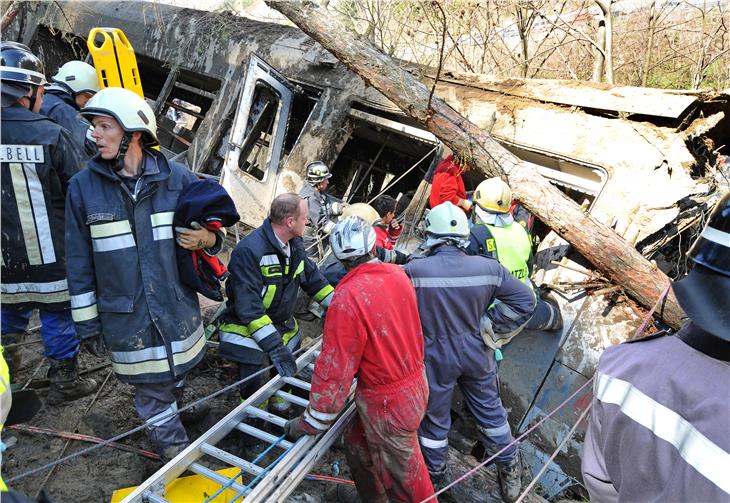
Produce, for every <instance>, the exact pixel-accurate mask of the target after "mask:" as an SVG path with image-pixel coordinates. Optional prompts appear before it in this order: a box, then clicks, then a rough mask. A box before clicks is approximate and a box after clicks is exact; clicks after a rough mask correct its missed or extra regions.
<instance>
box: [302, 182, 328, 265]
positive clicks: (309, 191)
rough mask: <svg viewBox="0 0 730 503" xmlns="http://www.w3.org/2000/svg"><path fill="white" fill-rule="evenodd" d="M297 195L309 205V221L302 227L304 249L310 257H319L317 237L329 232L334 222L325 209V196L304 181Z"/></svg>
mask: <svg viewBox="0 0 730 503" xmlns="http://www.w3.org/2000/svg"><path fill="white" fill-rule="evenodd" d="M299 196H300V197H301V198H302V199H305V200H306V201H307V205H308V206H309V222H308V223H307V226H306V227H305V229H304V249H305V250H306V251H307V255H309V256H310V257H318V258H319V251H318V249H319V246H318V245H317V238H318V237H319V235H320V234H322V233H329V232H330V231H331V230H332V228H333V227H334V222H333V221H332V220H330V216H329V213H328V211H327V196H326V195H325V194H323V193H321V192H319V191H317V190H315V189H314V187H312V185H310V184H309V183H306V182H305V183H304V185H303V186H302V190H301V191H299ZM322 248H324V245H322Z"/></svg>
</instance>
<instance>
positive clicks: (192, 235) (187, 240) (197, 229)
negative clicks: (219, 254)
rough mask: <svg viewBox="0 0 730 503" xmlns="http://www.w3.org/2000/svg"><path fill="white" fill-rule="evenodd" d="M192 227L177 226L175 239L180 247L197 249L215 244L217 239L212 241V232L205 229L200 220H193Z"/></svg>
mask: <svg viewBox="0 0 730 503" xmlns="http://www.w3.org/2000/svg"><path fill="white" fill-rule="evenodd" d="M190 227H191V228H190V229H188V228H187V227H175V241H176V242H177V244H178V245H179V246H180V247H182V248H185V249H186V250H191V251H195V250H202V249H203V248H210V247H211V246H215V240H214V241H213V243H212V244H211V243H210V237H211V234H213V233H212V232H210V231H209V230H208V229H204V228H203V227H202V226H201V225H200V224H199V223H198V222H191V223H190Z"/></svg>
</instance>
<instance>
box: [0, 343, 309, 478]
mask: <svg viewBox="0 0 730 503" xmlns="http://www.w3.org/2000/svg"><path fill="white" fill-rule="evenodd" d="M311 347H312V345H309V346H306V347H301V348H299V349H298V350H297V351H294V352H293V353H292V355H296V354H299V353H301V352H302V351H306V350H308V349H310V348H311ZM273 368H274V366H273V365H269V366H268V367H264V368H262V369H261V370H259V371H257V372H254V373H253V374H251V375H250V376H248V377H246V378H244V379H241V380H239V381H236V382H234V383H233V384H229V385H228V386H226V387H224V388H222V389H220V390H218V391H216V392H214V393H211V394H210V395H207V396H204V397H202V398H199V399H198V400H195V401H194V402H191V403H189V404H188V405H186V406H185V407H182V408H180V409H178V410H177V411H170V412H168V413H167V414H165V415H164V416H160V417H159V418H156V419H155V422H158V421H164V420H166V419H170V418H172V417H173V416H176V415H178V414H180V413H181V412H183V411H186V410H188V409H190V408H192V407H195V406H196V405H198V404H201V403H204V402H207V401H208V400H210V399H212V398H215V397H217V396H220V395H222V394H223V393H226V392H227V391H230V390H232V389H234V388H236V387H238V386H240V385H241V384H243V383H245V382H247V381H250V380H251V379H254V378H256V377H258V376H260V375H261V374H263V373H264V372H268V371H269V370H271V369H273ZM147 427H148V426H147V423H143V424H141V425H139V426H137V427H136V428H133V429H131V430H129V431H126V432H124V433H120V434H119V435H116V436H114V437H112V438H109V439H106V440H103V441H102V442H100V443H98V444H95V445H92V446H91V447H87V448H85V449H81V450H80V451H76V452H74V453H72V454H69V455H68V456H65V457H62V458H59V459H57V460H56V461H52V462H51V463H47V464H45V465H41V466H38V467H36V468H32V469H30V470H28V471H26V472H23V473H21V474H18V475H15V476H14V477H11V478H9V479H7V481H6V482H7V483H8V484H11V483H13V482H15V481H17V480H21V479H24V478H26V477H30V476H31V475H35V474H37V473H40V472H43V471H45V470H48V469H51V468H54V467H56V466H58V465H60V464H62V463H65V462H66V461H70V460H72V459H74V458H76V457H78V456H83V455H85V454H88V453H90V452H92V451H95V450H97V449H100V448H102V447H105V446H108V445H109V444H111V443H114V442H117V441H119V440H122V439H123V438H126V437H128V436H130V435H133V434H135V433H137V432H139V431H142V430H144V429H145V428H147Z"/></svg>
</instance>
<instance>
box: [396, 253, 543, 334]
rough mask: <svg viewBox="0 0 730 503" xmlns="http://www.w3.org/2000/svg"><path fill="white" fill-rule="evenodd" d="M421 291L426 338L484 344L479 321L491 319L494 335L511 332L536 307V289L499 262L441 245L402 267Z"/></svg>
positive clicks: (419, 296) (420, 308)
mask: <svg viewBox="0 0 730 503" xmlns="http://www.w3.org/2000/svg"><path fill="white" fill-rule="evenodd" d="M403 267H404V269H405V271H406V274H408V276H409V277H410V278H411V281H412V282H413V286H414V287H415V288H416V297H417V298H418V310H419V312H420V314H421V323H422V325H423V335H424V337H425V338H426V339H428V338H430V337H441V336H449V335H473V336H474V337H477V338H479V340H481V336H480V335H479V334H480V328H479V327H480V319H481V317H482V315H483V314H484V313H485V312H487V308H488V307H489V306H490V305H492V304H493V303H494V301H495V300H497V299H498V300H500V301H501V302H499V303H497V304H496V305H495V306H494V307H493V308H492V309H489V311H488V313H487V314H488V316H489V318H490V320H491V322H492V325H493V327H494V330H495V331H498V332H509V331H510V330H512V329H514V328H516V327H518V326H520V325H522V324H524V323H525V322H526V321H527V320H529V319H530V317H531V316H532V313H533V311H534V309H535V297H534V295H533V294H532V290H531V289H529V288H528V287H527V286H526V285H525V284H524V283H522V282H520V281H518V280H517V279H516V278H515V277H514V276H512V275H511V274H510V273H509V271H507V269H505V268H504V266H502V265H501V264H500V263H499V262H497V261H496V260H493V259H488V258H485V257H479V256H476V257H471V256H468V255H466V253H465V252H464V251H462V250H460V249H459V248H457V247H455V246H451V245H442V246H439V247H438V248H436V249H435V250H433V252H432V254H431V255H430V256H427V257H424V258H418V259H414V260H411V261H410V262H409V263H408V264H406V265H405V266H403Z"/></svg>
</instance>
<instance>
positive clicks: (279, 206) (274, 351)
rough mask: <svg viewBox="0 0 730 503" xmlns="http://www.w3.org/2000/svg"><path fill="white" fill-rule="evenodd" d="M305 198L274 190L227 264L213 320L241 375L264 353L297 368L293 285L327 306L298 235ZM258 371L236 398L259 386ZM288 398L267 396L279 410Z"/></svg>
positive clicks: (328, 293)
mask: <svg viewBox="0 0 730 503" xmlns="http://www.w3.org/2000/svg"><path fill="white" fill-rule="evenodd" d="M307 218H308V206H307V201H305V200H304V199H302V198H301V197H299V196H297V195H296V194H293V193H286V194H281V195H279V196H277V197H276V198H275V199H274V201H273V202H272V203H271V209H270V211H269V217H268V218H267V219H266V220H264V223H263V224H262V225H261V226H260V227H259V228H258V229H256V230H255V231H253V232H252V233H250V234H249V235H247V236H246V237H245V238H243V239H242V240H241V241H239V243H238V244H237V245H236V248H235V249H234V250H233V254H232V255H231V260H230V262H229V264H228V271H229V272H230V276H229V278H228V281H227V283H226V293H227V296H228V301H227V304H226V308H225V311H224V312H223V314H222V315H221V324H220V326H219V328H220V331H219V336H220V355H221V356H223V357H224V358H228V359H230V360H233V361H236V362H238V366H239V370H240V375H241V378H246V377H248V376H250V375H252V374H254V373H255V372H257V371H259V370H260V369H261V368H262V367H263V366H264V364H265V362H266V357H267V356H268V358H269V360H271V363H273V364H274V366H275V367H276V370H277V372H278V373H279V374H280V375H282V376H292V375H294V373H295V372H296V370H297V367H296V362H295V360H294V356H293V355H292V352H293V351H296V350H297V349H299V346H300V344H301V339H300V337H299V325H298V323H297V321H296V319H295V318H294V316H293V312H294V304H295V300H296V298H297V293H298V292H299V287H300V286H301V287H302V289H304V291H305V292H306V293H308V294H309V295H310V296H311V297H312V298H313V299H314V300H315V301H316V302H318V303H320V304H321V305H322V307H324V308H327V307H328V306H329V302H330V299H331V298H332V291H333V288H332V287H331V286H330V285H329V283H327V280H326V279H325V278H324V276H322V274H321V273H320V272H319V270H318V269H317V266H316V265H315V264H314V262H312V261H311V260H310V259H309V258H308V257H307V255H306V253H305V251H304V245H303V243H302V239H301V237H302V235H303V234H304V227H305V225H306V223H307ZM262 382H263V376H258V377H256V378H254V379H251V380H249V381H247V382H245V383H243V384H242V385H241V390H240V391H241V398H244V399H245V398H248V397H249V396H251V394H253V393H254V392H255V391H256V390H258V389H259V388H260V387H261V384H262ZM288 405H289V404H288V402H286V401H283V400H272V401H271V403H270V406H271V407H272V408H273V409H274V410H275V411H276V412H279V413H284V412H285V411H286V410H287V409H288Z"/></svg>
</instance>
